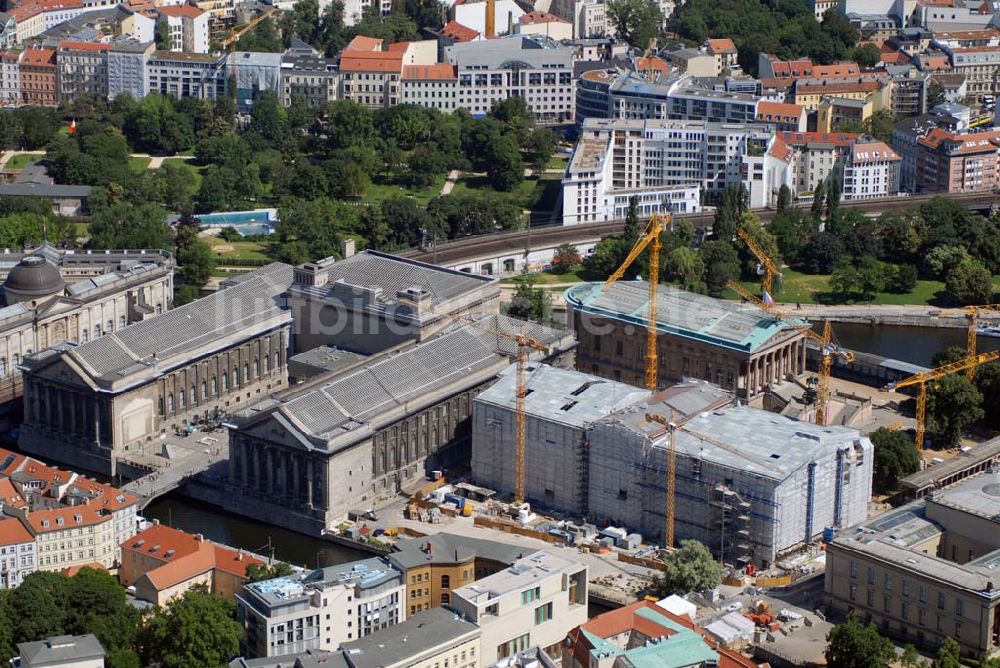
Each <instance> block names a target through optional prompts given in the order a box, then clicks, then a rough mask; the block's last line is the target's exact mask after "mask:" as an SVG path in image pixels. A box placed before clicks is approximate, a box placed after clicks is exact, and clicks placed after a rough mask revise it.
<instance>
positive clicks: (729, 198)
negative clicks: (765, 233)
mask: <svg viewBox="0 0 1000 668" xmlns="http://www.w3.org/2000/svg"><path fill="white" fill-rule="evenodd" d="M746 209H747V201H746V190H745V189H743V187H742V186H733V185H729V186H726V187H725V188H724V189H723V190H722V194H721V195H720V196H719V204H718V206H717V207H716V209H715V221H714V222H713V223H712V236H713V237H714V238H716V239H722V240H723V241H733V240H734V239H736V230H737V229H738V228H739V226H740V218H741V217H742V215H743V212H744V211H746Z"/></svg>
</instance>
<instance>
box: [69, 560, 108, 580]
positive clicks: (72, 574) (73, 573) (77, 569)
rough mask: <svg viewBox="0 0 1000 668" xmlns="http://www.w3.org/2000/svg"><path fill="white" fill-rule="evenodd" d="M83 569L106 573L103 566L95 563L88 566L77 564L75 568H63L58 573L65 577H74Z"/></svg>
mask: <svg viewBox="0 0 1000 668" xmlns="http://www.w3.org/2000/svg"><path fill="white" fill-rule="evenodd" d="M84 568H92V569H93V570H95V571H104V572H105V573H107V571H108V569H107V568H106V567H105V566H104V564H99V563H97V562H96V561H95V562H93V563H89V564H77V565H76V566H70V567H69V568H64V569H62V570H61V571H60V573H62V574H63V575H65V576H67V577H75V576H76V574H77V573H79V572H80V571H82V570H83V569H84Z"/></svg>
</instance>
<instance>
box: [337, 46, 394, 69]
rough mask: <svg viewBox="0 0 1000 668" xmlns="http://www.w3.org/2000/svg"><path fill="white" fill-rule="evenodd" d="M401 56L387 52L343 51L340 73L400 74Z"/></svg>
mask: <svg viewBox="0 0 1000 668" xmlns="http://www.w3.org/2000/svg"><path fill="white" fill-rule="evenodd" d="M402 69H403V54H402V53H399V52H396V53H390V52H388V51H377V52H375V51H344V52H342V53H341V54H340V71H341V72H402Z"/></svg>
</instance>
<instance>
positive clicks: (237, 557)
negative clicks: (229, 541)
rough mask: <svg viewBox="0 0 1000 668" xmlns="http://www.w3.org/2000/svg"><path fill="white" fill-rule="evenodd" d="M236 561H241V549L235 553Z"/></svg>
mask: <svg viewBox="0 0 1000 668" xmlns="http://www.w3.org/2000/svg"><path fill="white" fill-rule="evenodd" d="M236 561H243V550H240V551H239V552H237V553H236Z"/></svg>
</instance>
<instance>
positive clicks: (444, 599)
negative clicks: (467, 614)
mask: <svg viewBox="0 0 1000 668" xmlns="http://www.w3.org/2000/svg"><path fill="white" fill-rule="evenodd" d="M449 603H451V594H441V605H448V604H449Z"/></svg>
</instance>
